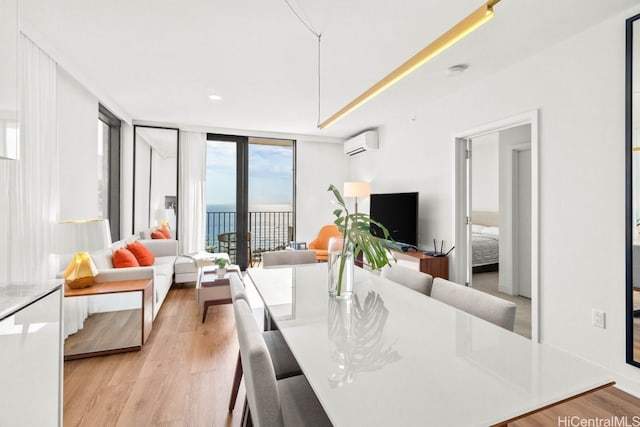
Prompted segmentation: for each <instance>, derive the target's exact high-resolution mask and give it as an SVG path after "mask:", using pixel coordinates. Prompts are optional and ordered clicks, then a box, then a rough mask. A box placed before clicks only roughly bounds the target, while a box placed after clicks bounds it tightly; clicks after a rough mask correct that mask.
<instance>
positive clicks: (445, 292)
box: [431, 277, 516, 331]
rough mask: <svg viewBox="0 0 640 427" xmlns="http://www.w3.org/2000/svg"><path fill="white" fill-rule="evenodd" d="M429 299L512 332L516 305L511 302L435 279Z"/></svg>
mask: <svg viewBox="0 0 640 427" xmlns="http://www.w3.org/2000/svg"><path fill="white" fill-rule="evenodd" d="M431 298H433V299H437V300H439V301H442V302H444V303H446V304H449V305H451V306H453V307H456V308H459V309H460V310H462V311H466V312H467V313H469V314H472V315H474V316H476V317H479V318H481V319H484V320H486V321H488V322H491V323H493V324H495V325H498V326H502V327H503V328H505V329H508V330H510V331H513V326H514V323H515V319H516V305H515V304H514V303H512V302H511V301H507V300H503V299H502V298H498V297H495V296H493V295H489V294H485V293H484V292H480V291H478V290H476V289H473V288H469V287H467V286H463V285H459V284H457V283H454V282H450V281H449V280H445V279H442V278H439V277H436V278H435V279H434V280H433V287H432V289H431Z"/></svg>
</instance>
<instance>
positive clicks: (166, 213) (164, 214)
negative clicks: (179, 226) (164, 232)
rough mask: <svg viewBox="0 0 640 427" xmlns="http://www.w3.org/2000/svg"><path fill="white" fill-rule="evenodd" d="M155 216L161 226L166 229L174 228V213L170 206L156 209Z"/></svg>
mask: <svg viewBox="0 0 640 427" xmlns="http://www.w3.org/2000/svg"><path fill="white" fill-rule="evenodd" d="M156 217H157V218H158V223H159V224H160V226H161V227H163V228H166V229H170V228H175V222H176V213H175V211H174V210H173V209H172V208H169V209H158V211H157V212H156Z"/></svg>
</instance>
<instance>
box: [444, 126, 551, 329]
mask: <svg viewBox="0 0 640 427" xmlns="http://www.w3.org/2000/svg"><path fill="white" fill-rule="evenodd" d="M536 134H537V132H536ZM535 137H537V135H535ZM533 139H534V132H533V125H532V122H531V121H526V120H525V121H524V122H521V123H516V124H511V125H509V124H505V125H502V126H496V127H494V128H488V129H484V130H482V131H478V132H469V133H467V134H466V135H465V137H463V138H457V139H456V142H457V149H456V153H457V168H456V191H457V194H456V221H457V224H456V235H457V236H460V237H459V238H456V252H457V254H456V260H455V264H456V268H455V270H456V271H455V273H456V281H457V282H458V283H464V284H466V285H467V286H470V287H473V288H476V289H477V290H480V291H482V292H486V293H488V294H491V295H494V296H497V297H499V298H502V299H505V300H508V301H511V302H514V303H515V304H516V305H517V309H516V320H515V326H514V332H516V333H518V334H519V335H522V336H524V337H527V338H533V339H534V340H537V339H538V338H537V250H535V249H534V248H536V247H537V220H534V218H537V198H536V197H535V193H534V189H535V187H536V186H535V184H534V182H535V180H537V176H534V171H535V170H536V169H537V167H535V164H534V161H533V159H534V156H533V155H532V154H533V151H534V149H533V147H532V145H533V144H532V141H533ZM534 228H535V230H534ZM458 249H460V250H458Z"/></svg>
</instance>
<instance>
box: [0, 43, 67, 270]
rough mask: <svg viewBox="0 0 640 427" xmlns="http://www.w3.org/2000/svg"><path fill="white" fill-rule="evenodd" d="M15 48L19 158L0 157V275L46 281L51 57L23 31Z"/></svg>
mask: <svg viewBox="0 0 640 427" xmlns="http://www.w3.org/2000/svg"><path fill="white" fill-rule="evenodd" d="M19 50H20V58H19V70H18V75H19V86H18V87H19V93H20V109H21V111H20V116H21V119H20V147H19V159H18V160H4V161H2V162H0V179H1V182H0V198H1V199H2V205H3V206H2V208H0V248H1V249H2V253H1V254H0V263H1V264H0V281H3V282H25V281H26V282H28V281H46V280H49V279H52V278H54V277H55V262H53V261H52V256H51V254H52V252H53V251H52V241H53V239H52V234H53V227H52V225H53V223H54V222H55V221H56V220H57V219H58V218H57V217H58V213H59V202H58V201H59V193H58V186H59V185H58V142H57V129H56V124H57V101H56V79H57V77H56V63H55V62H54V61H53V59H51V58H50V57H49V56H47V54H45V53H44V52H43V51H42V50H40V48H39V47H38V46H36V45H35V44H34V43H33V42H32V41H31V40H29V39H28V38H27V37H25V36H24V35H21V38H20V49H19Z"/></svg>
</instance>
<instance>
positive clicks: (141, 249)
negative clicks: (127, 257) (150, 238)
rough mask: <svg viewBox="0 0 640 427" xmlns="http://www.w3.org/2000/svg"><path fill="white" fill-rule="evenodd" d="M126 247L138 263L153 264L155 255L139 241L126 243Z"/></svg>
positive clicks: (144, 265) (143, 264) (142, 264)
mask: <svg viewBox="0 0 640 427" xmlns="http://www.w3.org/2000/svg"><path fill="white" fill-rule="evenodd" d="M127 249H129V251H130V252H131V253H132V254H133V256H134V257H136V259H137V260H138V264H140V265H141V266H143V267H146V266H149V265H153V263H154V262H155V260H156V257H155V256H153V253H152V252H151V251H150V250H149V248H147V247H146V246H145V245H143V244H142V243H140V242H132V243H129V244H128V245H127Z"/></svg>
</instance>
